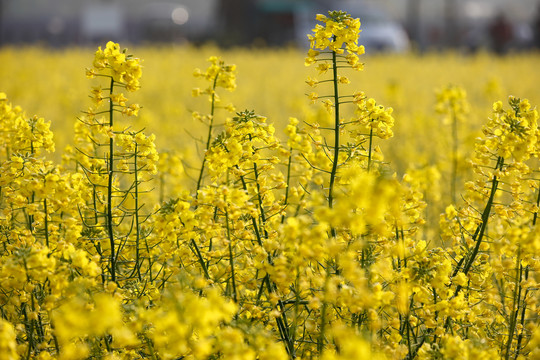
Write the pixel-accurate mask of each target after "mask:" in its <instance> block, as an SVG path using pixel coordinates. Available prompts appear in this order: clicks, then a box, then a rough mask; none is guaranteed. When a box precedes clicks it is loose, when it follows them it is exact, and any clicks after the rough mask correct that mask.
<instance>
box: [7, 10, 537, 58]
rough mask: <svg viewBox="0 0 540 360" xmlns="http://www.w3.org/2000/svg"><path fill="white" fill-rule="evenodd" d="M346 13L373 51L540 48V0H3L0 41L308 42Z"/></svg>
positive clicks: (65, 43) (52, 43)
mask: <svg viewBox="0 0 540 360" xmlns="http://www.w3.org/2000/svg"><path fill="white" fill-rule="evenodd" d="M332 9H344V10H348V11H349V12H350V13H351V14H352V15H353V16H354V17H359V18H360V20H361V21H362V26H363V27H362V28H363V33H362V35H361V39H362V40H361V43H362V44H364V45H366V48H367V49H368V50H369V51H393V52H403V51H408V50H410V49H414V50H418V51H426V50H433V49H445V48H459V49H462V50H464V51H470V52H474V51H477V50H479V49H490V50H492V51H494V52H497V53H505V52H508V51H515V50H525V49H532V48H540V0H356V1H354V0H348V1H335V0H334V1H331V0H168V1H154V0H0V46H5V45H8V44H17V45H21V44H29V43H41V44H43V45H48V46H51V47H64V46H69V45H89V44H92V45H94V44H96V43H102V42H103V41H105V40H114V41H118V42H119V41H122V42H124V43H125V42H130V43H145V42H147V43H156V42H159V43H173V44H177V43H178V44H179V43H186V42H189V43H193V44H201V43H207V42H212V43H215V44H216V45H218V46H223V47H230V46H291V45H292V46H298V47H302V48H305V47H307V46H308V42H307V38H306V33H308V32H309V31H310V30H311V28H313V26H314V23H315V21H314V18H313V16H314V15H315V14H316V13H324V12H325V11H327V10H332Z"/></svg>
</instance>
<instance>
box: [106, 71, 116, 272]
mask: <svg viewBox="0 0 540 360" xmlns="http://www.w3.org/2000/svg"><path fill="white" fill-rule="evenodd" d="M113 88H114V79H113V78H112V77H111V86H110V89H109V91H110V94H111V95H112V93H113ZM113 112H114V111H113V102H112V99H109V126H110V127H111V128H112V127H113V124H114V123H113ZM108 165H109V169H108V175H109V178H108V183H107V230H108V233H109V242H110V246H111V255H110V269H109V272H110V274H111V281H113V282H116V253H115V244H114V234H113V205H112V193H113V177H114V169H113V168H114V139H113V137H110V138H109V164H108Z"/></svg>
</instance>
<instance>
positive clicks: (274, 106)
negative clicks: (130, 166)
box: [0, 41, 540, 227]
mask: <svg viewBox="0 0 540 360" xmlns="http://www.w3.org/2000/svg"><path fill="white" fill-rule="evenodd" d="M360 43H361V41H360ZM94 51H95V50H93V49H87V48H70V49H62V50H50V49H45V48H40V47H28V48H5V49H2V50H1V51H0V61H1V63H2V64H3V66H2V67H1V68H0V83H1V84H2V85H3V88H2V90H3V91H4V92H5V93H6V94H8V96H9V98H10V99H13V101H14V103H16V104H18V105H20V106H21V107H23V109H25V111H26V112H27V113H28V115H38V116H40V117H44V118H45V119H46V120H48V121H50V122H51V129H52V130H53V132H54V134H55V143H56V149H57V150H56V152H55V154H54V157H56V158H57V159H58V158H60V157H61V154H62V150H63V149H64V147H65V146H66V145H73V141H72V138H73V134H74V130H73V126H74V123H75V122H76V119H77V117H79V116H80V115H81V111H83V110H84V109H85V107H86V106H88V104H89V103H90V101H89V100H88V97H89V94H88V89H89V86H90V85H93V84H94V83H92V82H89V81H88V79H86V77H85V75H84V69H86V68H88V67H89V66H90V65H91V61H90V60H89V58H88V54H89V53H93V52H94ZM129 52H132V53H136V54H138V55H137V57H139V58H141V59H143V62H142V66H143V74H144V75H143V78H142V80H141V89H140V91H138V92H137V93H135V94H133V101H134V102H136V103H139V104H140V105H141V106H142V107H143V109H142V110H141V111H140V114H139V117H137V118H136V119H132V120H131V121H135V123H134V124H133V125H134V127H138V128H144V129H145V132H147V133H153V134H155V135H156V138H157V140H156V146H157V148H158V151H160V152H163V151H166V152H171V151H172V152H173V153H174V154H175V155H178V156H179V158H178V159H177V160H179V161H183V162H184V164H185V165H187V166H188V167H189V166H190V165H193V164H196V163H197V162H198V161H200V158H201V153H202V151H203V150H202V145H201V142H200V140H201V139H202V138H203V137H204V136H205V135H204V134H205V132H206V126H205V125H204V124H202V123H201V122H200V121H197V120H194V119H193V117H192V112H194V111H196V112H203V113H204V112H205V111H206V110H207V109H208V104H207V101H206V100H204V99H200V98H194V97H193V96H192V89H194V88H198V87H200V86H202V85H201V81H200V80H199V79H197V78H195V77H193V76H192V74H193V71H194V69H196V68H202V67H204V66H205V65H206V63H207V59H208V58H209V57H210V56H213V55H216V54H219V56H220V57H222V58H223V59H224V60H225V61H226V62H227V63H230V64H235V65H236V66H237V88H236V89H235V91H232V92H227V91H226V92H225V93H224V94H222V98H223V101H224V102H225V103H226V104H232V105H234V107H235V109H236V110H237V111H242V110H245V109H249V110H254V111H255V112H256V113H257V114H259V115H262V116H265V117H267V118H268V122H270V123H273V124H274V125H275V126H276V128H277V129H278V131H280V132H281V131H283V129H284V128H285V126H286V125H287V123H288V119H289V117H297V118H299V119H301V120H302V121H308V122H309V121H311V119H317V120H318V121H320V120H321V117H322V118H326V121H330V120H328V118H327V116H326V115H325V113H324V111H323V110H322V107H321V106H320V105H313V104H311V102H310V101H309V99H308V97H307V94H308V93H309V92H311V89H310V88H309V86H307V85H306V80H307V79H308V77H309V76H310V75H311V76H313V75H314V74H315V72H314V71H313V70H312V69H310V68H307V67H306V66H305V65H304V58H305V53H304V52H302V51H300V50H298V49H244V48H239V49H233V50H230V49H229V50H227V49H219V48H216V47H213V46H206V47H202V48H195V47H145V46H140V47H138V46H135V47H130V48H129ZM361 61H362V62H364V64H365V70H364V71H362V72H357V73H351V74H350V75H351V82H352V83H353V84H354V88H355V90H361V91H364V92H365V93H366V95H367V96H369V97H373V98H374V99H376V100H377V101H378V102H379V103H381V104H383V105H385V106H387V107H392V108H393V110H394V117H395V119H396V122H395V125H394V126H395V127H394V133H395V138H394V139H393V140H392V141H389V142H385V143H381V144H380V146H381V147H382V148H383V150H384V151H383V152H384V154H385V158H386V160H387V161H389V162H390V163H391V167H392V168H393V169H394V170H395V171H397V172H398V173H399V174H400V175H403V174H404V173H405V172H406V171H407V170H408V169H411V168H421V169H424V170H425V171H427V172H429V171H432V170H433V169H436V171H438V172H442V173H443V174H444V172H445V171H449V168H448V166H449V155H448V154H449V152H450V148H451V142H452V140H451V136H450V135H451V126H450V124H449V121H448V119H447V120H445V116H444V115H441V114H439V113H437V111H436V104H437V96H436V93H437V92H438V91H441V90H442V89H444V88H446V87H449V86H458V87H460V88H462V89H463V90H464V91H465V92H466V96H467V101H468V104H469V106H470V109H469V112H468V114H467V115H466V119H464V121H462V122H461V124H460V125H459V129H458V136H459V141H460V142H461V143H462V145H461V146H460V149H459V153H460V154H459V157H460V159H461V161H460V164H462V165H460V167H461V168H462V169H461V170H462V175H463V176H464V177H463V178H462V179H461V180H462V182H461V183H462V184H463V183H464V182H465V181H466V180H469V178H468V175H467V174H469V173H470V169H469V170H467V165H466V159H467V158H468V157H469V156H470V155H471V154H472V152H473V150H474V139H475V138H476V137H477V136H478V135H479V134H480V132H481V128H482V124H484V122H485V121H486V120H487V118H488V117H489V116H490V113H491V107H492V104H493V103H494V102H495V101H498V100H502V101H506V99H507V97H508V96H510V95H512V96H516V97H518V98H527V99H528V100H529V101H530V102H531V104H533V106H535V105H536V104H540V91H538V84H539V83H540V71H538V63H539V61H540V54H539V53H534V52H533V53H516V54H510V55H508V56H504V57H500V56H494V55H493V54H490V53H478V54H470V55H464V54H460V53H457V52H441V53H437V52H435V53H427V54H425V55H418V54H375V55H370V54H369V53H367V54H365V55H364V56H363V58H362V60H361ZM351 87H352V86H351ZM218 116H221V119H218V120H217V121H218V122H220V123H223V122H224V121H225V118H226V117H227V116H230V114H229V115H228V114H226V113H225V114H221V115H218ZM323 121H324V120H323ZM177 165H178V167H179V169H181V170H179V171H176V172H175V177H176V179H180V178H181V180H179V181H178V183H179V184H181V186H182V187H184V188H185V187H189V186H190V185H192V184H193V183H194V180H193V177H194V176H195V175H194V173H195V172H196V171H192V172H191V173H190V172H189V171H190V170H189V169H185V168H183V166H182V164H177ZM430 168H431V169H430ZM185 171H187V172H188V173H186V172H185ZM469 175H470V174H469ZM436 178H437V179H438V180H436V181H435V180H434V179H433V178H432V180H431V182H433V181H435V183H433V184H431V183H430V184H426V186H430V187H431V191H430V192H431V198H432V199H442V201H443V202H441V203H439V204H436V205H435V204H434V205H433V206H434V207H435V209H436V210H434V211H432V212H431V214H430V216H431V217H432V219H431V220H430V221H431V223H432V225H433V226H435V227H436V226H438V224H437V222H438V220H437V219H438V213H439V212H440V210H442V209H443V208H444V207H445V206H446V205H447V203H448V201H449V197H448V196H446V197H444V196H442V194H443V193H445V192H446V193H447V194H448V192H447V191H446V189H448V187H449V185H448V184H447V182H448V181H449V180H448V177H447V176H443V177H442V178H440V179H439V178H438V177H436ZM177 190H178V189H175V188H174V187H173V186H171V187H165V189H164V193H165V194H164V195H163V196H165V195H170V194H174V193H176V192H177ZM163 196H161V198H163ZM432 199H428V200H429V201H431V200H432Z"/></svg>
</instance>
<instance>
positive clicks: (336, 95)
mask: <svg viewBox="0 0 540 360" xmlns="http://www.w3.org/2000/svg"><path fill="white" fill-rule="evenodd" d="M332 68H333V84H334V104H335V106H334V159H333V161H332V171H331V172H330V187H329V189H328V206H329V207H330V208H332V206H333V202H334V183H335V181H336V173H337V168H338V161H339V135H340V123H339V89H338V71H337V61H336V52H335V51H332ZM332 232H333V234H332V235H334V236H335V234H334V233H335V230H333V231H332Z"/></svg>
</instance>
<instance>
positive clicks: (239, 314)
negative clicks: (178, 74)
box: [0, 12, 540, 360]
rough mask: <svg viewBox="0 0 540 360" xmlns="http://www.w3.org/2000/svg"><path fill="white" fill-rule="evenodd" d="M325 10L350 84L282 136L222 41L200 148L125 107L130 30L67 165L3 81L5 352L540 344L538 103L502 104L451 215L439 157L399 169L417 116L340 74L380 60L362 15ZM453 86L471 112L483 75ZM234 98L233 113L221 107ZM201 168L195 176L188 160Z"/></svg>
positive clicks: (315, 58)
mask: <svg viewBox="0 0 540 360" xmlns="http://www.w3.org/2000/svg"><path fill="white" fill-rule="evenodd" d="M318 20H319V21H322V22H323V23H324V26H322V25H318V26H317V27H316V28H315V30H314V34H313V35H310V40H311V43H312V49H311V50H310V51H309V53H308V60H307V61H306V62H307V63H317V70H318V71H319V73H320V75H325V74H327V73H328V72H331V76H329V77H328V78H327V79H325V80H321V81H319V80H315V79H312V78H310V79H309V80H308V81H307V83H308V85H309V86H320V87H323V86H326V85H324V84H326V83H327V85H330V87H328V88H325V89H324V90H323V91H326V94H327V95H322V96H319V95H318V94H313V93H312V94H311V95H309V97H310V98H311V99H312V100H315V101H318V100H319V99H320V100H322V101H321V103H322V109H323V110H322V112H321V113H320V114H324V115H319V116H310V115H306V116H305V119H302V118H294V117H291V118H289V122H288V125H286V127H285V134H284V135H285V137H284V138H281V137H280V133H279V131H276V129H275V127H274V125H273V124H272V123H271V121H270V119H268V118H267V117H265V116H262V115H258V114H257V112H256V111H255V110H244V111H239V112H236V111H235V110H234V109H233V108H234V106H232V105H230V106H226V107H224V106H222V105H221V104H222V102H221V100H220V99H219V96H218V94H217V89H219V88H224V89H227V90H234V89H235V88H236V83H235V79H236V68H235V66H234V65H226V63H225V62H224V61H223V60H221V59H219V58H218V57H211V58H210V59H209V61H210V66H209V68H208V69H207V70H206V71H204V72H203V71H201V70H196V71H195V75H196V77H202V78H204V80H205V81H207V82H208V87H206V88H205V89H204V90H195V91H193V94H194V95H200V94H204V95H207V96H208V100H209V102H210V110H209V112H208V113H207V114H206V115H200V113H198V112H197V113H194V115H193V118H194V119H195V120H197V121H199V120H200V121H202V122H203V123H205V124H206V125H207V132H206V134H205V135H204V137H203V138H202V140H201V143H202V144H203V146H204V148H203V149H204V152H203V153H202V154H201V167H200V168H199V167H198V166H191V165H190V164H189V163H188V162H186V163H183V162H182V159H181V158H182V156H183V155H182V154H178V153H175V152H174V151H171V152H167V153H165V154H164V156H158V154H157V150H156V145H155V143H154V142H155V140H156V138H155V137H154V136H153V135H145V134H144V133H143V132H142V131H137V130H135V129H134V128H133V127H132V126H131V124H130V125H123V124H122V122H123V121H126V120H129V121H131V122H132V121H133V118H134V117H135V116H136V115H137V114H138V112H139V110H140V107H139V106H138V105H134V104H129V100H128V99H127V98H126V97H125V95H124V94H123V93H122V92H118V91H117V90H118V89H122V88H125V89H126V91H133V90H137V89H138V88H139V82H138V81H139V78H140V75H141V69H140V61H139V60H138V59H136V58H134V57H133V56H130V55H126V54H127V52H126V51H125V50H124V51H121V50H120V46H119V45H118V44H115V43H112V42H110V43H108V44H107V45H106V47H105V49H104V50H101V48H100V49H98V51H97V52H96V54H95V58H94V62H93V67H92V69H90V70H88V72H87V73H88V75H89V76H90V77H95V78H97V79H96V80H105V82H106V83H105V84H101V85H98V86H97V87H94V88H93V89H92V91H91V100H92V102H93V106H92V107H91V108H90V109H88V110H87V111H86V112H85V113H83V115H82V116H81V117H80V118H79V121H77V122H76V125H75V139H74V147H72V148H70V149H68V150H66V153H65V156H63V162H62V164H60V165H59V164H55V162H53V161H50V160H47V159H46V157H45V156H46V153H47V152H49V151H52V150H53V149H54V142H53V136H52V132H51V131H50V126H49V123H48V122H46V121H45V120H43V119H40V118H39V117H31V118H29V117H27V116H26V114H25V113H24V112H23V111H22V109H20V108H18V107H16V106H12V105H11V104H10V103H9V101H8V99H7V96H6V95H5V94H3V93H0V119H1V120H2V121H1V125H0V126H1V131H0V137H1V139H2V141H1V146H2V147H1V151H0V167H1V170H2V176H1V177H0V187H1V190H2V191H1V192H0V239H1V240H2V247H1V248H0V275H1V276H0V290H1V291H0V309H1V310H2V320H0V358H6V359H12V358H17V357H21V358H25V359H66V360H67V359H88V358H96V359H126V360H127V359H180V358H182V359H204V358H212V359H229V358H234V359H352V358H372V359H414V358H418V359H458V358H463V357H467V358H472V357H478V358H487V359H492V358H505V359H508V358H514V359H525V358H527V357H529V358H534V356H537V355H538V354H537V353H538V351H537V347H538V344H540V333H539V332H538V323H539V320H540V318H539V313H538V309H539V305H540V303H539V301H538V288H539V285H538V274H539V270H540V262H539V258H538V251H539V250H540V237H539V233H540V232H538V210H539V205H540V204H539V202H540V195H539V194H540V190H539V184H540V181H539V179H538V161H539V160H538V153H539V151H538V136H539V130H538V113H537V111H536V109H535V108H534V107H533V106H531V105H530V103H529V102H528V101H527V100H522V99H517V98H514V97H510V98H509V105H508V106H509V108H505V106H504V105H503V104H502V103H501V102H497V103H495V105H494V106H493V112H492V115H491V117H490V119H489V121H488V122H487V124H486V126H485V127H484V128H483V136H482V137H480V138H478V139H477V141H476V147H475V149H474V150H475V155H474V156H473V157H472V158H471V159H470V166H471V168H472V169H473V170H474V177H473V179H472V181H471V182H469V183H467V184H466V185H465V186H464V188H465V189H466V191H463V194H462V201H459V202H458V201H457V198H458V197H457V196H456V197H455V198H453V199H452V201H451V203H450V201H449V204H448V206H447V207H446V209H445V211H444V213H443V214H441V217H440V229H439V230H438V231H431V229H427V228H426V219H429V217H428V212H429V211H432V210H431V209H430V207H429V202H428V200H429V199H434V198H435V196H436V195H434V194H433V192H434V191H435V190H434V188H435V186H436V185H437V183H438V179H440V178H441V176H442V175H441V172H439V169H437V168H436V167H434V166H425V167H415V166H411V170H408V171H407V173H406V174H404V175H402V176H398V175H397V173H396V172H394V170H393V164H392V163H389V162H388V161H389V160H386V159H385V157H384V156H383V154H382V150H381V148H380V145H379V142H380V144H381V145H383V144H384V143H383V142H382V140H387V139H390V138H391V137H392V136H393V135H394V125H398V124H399V122H398V121H396V120H395V119H394V112H393V110H392V108H387V107H385V106H382V105H380V104H378V103H377V101H375V100H374V99H372V98H370V97H368V96H367V95H366V94H365V93H364V92H363V91H355V92H349V93H346V95H342V94H341V90H342V89H343V88H344V87H345V86H347V84H349V83H350V80H349V79H348V78H347V77H346V76H345V75H343V73H342V72H343V71H345V70H346V69H347V68H353V69H356V70H358V69H360V68H361V66H360V65H359V60H358V57H357V56H358V55H360V53H362V52H363V48H362V47H361V46H360V45H358V36H359V34H360V22H359V20H358V19H352V18H351V17H350V16H349V15H347V14H346V13H343V12H331V13H329V16H328V17H326V16H322V15H320V16H318ZM100 86H101V87H100ZM438 103H439V105H438V109H439V110H440V112H442V114H443V115H444V116H446V117H450V118H452V117H454V118H456V119H457V118H458V117H459V118H460V119H465V116H466V115H467V112H466V108H467V106H466V105H465V104H467V102H466V94H465V91H464V90H462V89H460V88H451V89H450V90H447V91H445V92H443V93H441V95H439V99H438ZM346 107H349V108H350V110H351V111H350V112H349V114H348V115H344V114H345V111H344V110H345V108H346ZM220 108H226V110H228V111H229V112H232V113H233V114H232V115H231V116H228V117H227V115H224V116H223V118H222V119H221V120H219V122H214V120H215V119H217V118H218V117H219V116H217V115H218V114H219V115H221V113H218V112H217V111H216V110H218V109H220ZM326 110H328V112H327V113H326V114H325V112H326ZM126 116H127V117H128V118H127V119H126ZM332 116H333V124H331V125H328V124H327V122H328V121H326V120H327V119H328V118H329V117H332ZM460 122H461V120H460ZM456 123H457V121H456ZM456 139H458V138H457V137H456ZM462 166H464V165H462ZM192 168H194V169H195V171H196V172H197V175H195V176H193V181H192V182H193V186H190V187H186V186H181V184H180V183H174V180H171V179H170V178H171V177H174V176H176V174H182V173H184V171H185V172H189V171H190V169H192ZM442 169H443V170H444V169H445V168H444V167H442ZM163 172H166V174H163ZM154 175H155V176H156V178H157V179H155V180H156V181H158V182H159V183H158V186H157V187H156V188H155V189H154V188H152V186H153V185H152V184H155V182H153V181H154V180H153V179H152V176H154ZM165 175H167V177H166V176H165ZM455 178H456V179H458V177H457V176H456V177H455ZM459 180H460V181H461V179H459ZM173 183H174V184H175V185H174V186H175V188H174V189H164V187H168V186H172V185H171V184H173ZM457 189H458V187H457V186H456V192H457V191H458V190H457ZM165 190H167V191H165ZM155 192H159V196H152V195H153V194H154V193H155ZM171 195H172V197H171ZM157 200H158V201H157ZM445 201H446V200H445ZM432 216H433V215H432ZM428 224H429V223H428Z"/></svg>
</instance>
